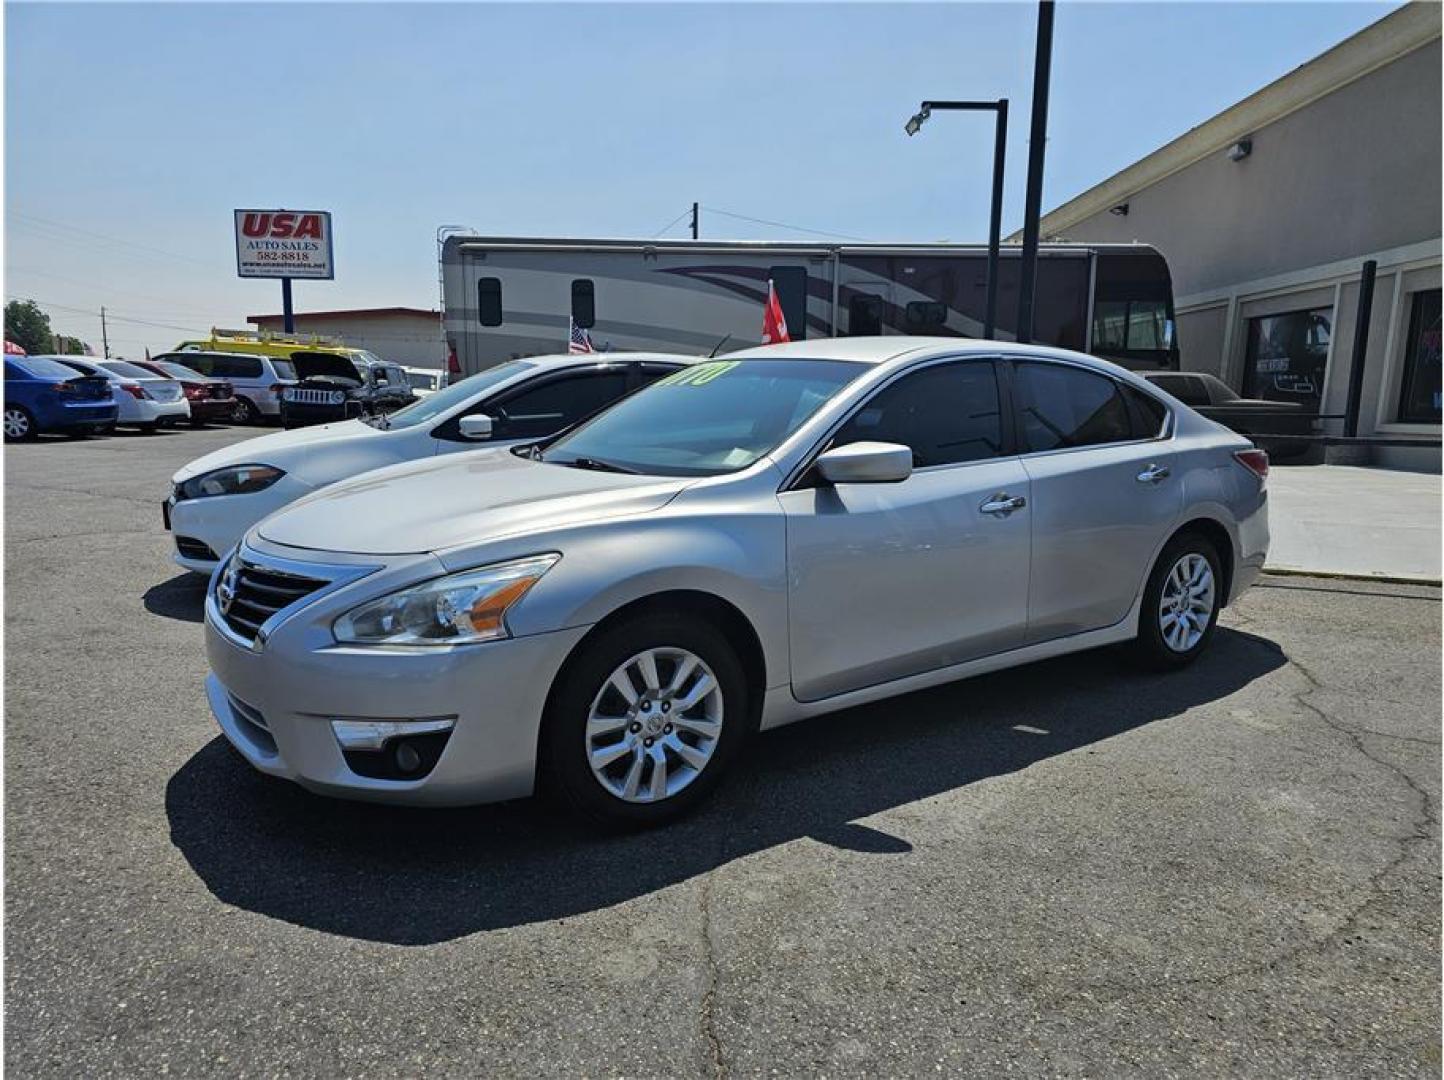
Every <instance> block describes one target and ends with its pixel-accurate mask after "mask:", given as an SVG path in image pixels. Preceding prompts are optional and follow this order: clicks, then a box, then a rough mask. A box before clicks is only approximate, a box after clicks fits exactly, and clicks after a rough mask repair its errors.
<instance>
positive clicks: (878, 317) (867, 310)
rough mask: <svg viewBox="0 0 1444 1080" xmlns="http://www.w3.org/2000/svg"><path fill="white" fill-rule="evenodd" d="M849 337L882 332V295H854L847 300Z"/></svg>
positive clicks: (867, 335) (869, 335)
mask: <svg viewBox="0 0 1444 1080" xmlns="http://www.w3.org/2000/svg"><path fill="white" fill-rule="evenodd" d="M847 333H848V336H849V337H872V336H874V335H876V334H881V333H882V297H881V296H867V295H858V296H854V297H853V298H852V299H851V300H849V301H848V302H847Z"/></svg>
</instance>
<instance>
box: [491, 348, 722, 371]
mask: <svg viewBox="0 0 1444 1080" xmlns="http://www.w3.org/2000/svg"><path fill="white" fill-rule="evenodd" d="M517 359H518V360H519V361H521V362H522V363H524V364H531V365H533V366H534V367H539V368H565V367H577V366H578V365H584V364H596V363H608V364H620V363H631V362H634V361H637V360H657V361H661V362H664V363H669V364H695V363H697V362H698V361H701V360H705V359H706V357H705V356H683V355H682V354H680V353H657V352H604V353H553V354H550V355H547V356H519V357H517Z"/></svg>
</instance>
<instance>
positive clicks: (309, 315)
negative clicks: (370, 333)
mask: <svg viewBox="0 0 1444 1080" xmlns="http://www.w3.org/2000/svg"><path fill="white" fill-rule="evenodd" d="M357 315H423V316H425V317H426V318H428V319H439V318H440V317H441V313H440V312H439V311H435V310H431V311H428V310H427V309H426V308H413V307H377V308H343V309H338V310H335V311H298V312H296V313H295V318H297V319H345V318H351V317H354V316H357ZM284 317H285V316H283V315H247V316H246V322H248V323H256V324H260V323H263V322H277V321H279V320H281V319H283V318H284Z"/></svg>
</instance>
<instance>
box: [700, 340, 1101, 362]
mask: <svg viewBox="0 0 1444 1080" xmlns="http://www.w3.org/2000/svg"><path fill="white" fill-rule="evenodd" d="M999 352H1004V353H1006V354H1007V355H1009V356H1038V357H1052V358H1056V357H1058V356H1068V357H1074V358H1078V359H1082V360H1088V361H1091V362H1093V363H1095V364H1098V363H1107V361H1101V360H1099V359H1098V358H1097V357H1096V356H1088V355H1087V354H1085V353H1077V352H1072V351H1071V350H1068V349H1063V348H1057V347H1054V346H1049V345H1019V344H1017V343H1016V342H1012V341H986V340H981V339H978V338H958V337H907V336H904V335H901V334H898V335H891V336H886V337H855V338H815V339H813V340H810V341H808V340H804V341H787V342H783V343H782V344H780V345H759V346H757V347H756V348H752V349H741V350H739V351H737V352H733V353H727V354H726V358H727V359H728V360H743V359H759V360H762V359H775V360H851V361H853V362H856V363H864V364H885V363H887V362H889V361H891V360H897V359H899V358H901V357H904V356H907V357H911V358H913V359H917V360H923V359H927V358H929V357H930V356H934V355H937V356H996V355H998V353H999Z"/></svg>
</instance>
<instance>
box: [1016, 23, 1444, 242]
mask: <svg viewBox="0 0 1444 1080" xmlns="http://www.w3.org/2000/svg"><path fill="white" fill-rule="evenodd" d="M1440 26H1441V15H1440V5H1439V4H1437V3H1434V2H1433V0H1410V2H1409V3H1406V4H1404V5H1403V6H1402V7H1400V8H1399V9H1397V10H1396V11H1392V12H1390V13H1389V14H1388V15H1386V16H1384V17H1383V18H1382V19H1380V20H1379V21H1378V22H1376V23H1372V24H1370V25H1369V26H1366V27H1364V29H1362V30H1360V31H1359V32H1358V33H1357V34H1354V35H1352V36H1351V37H1348V38H1345V39H1344V40H1343V41H1341V42H1339V44H1337V45H1335V46H1334V47H1333V48H1332V49H1329V50H1328V51H1327V52H1324V53H1320V54H1319V55H1318V56H1316V57H1314V58H1313V59H1312V60H1309V61H1308V62H1306V63H1304V64H1300V65H1299V66H1298V67H1296V68H1294V70H1293V71H1290V72H1289V73H1288V74H1287V75H1284V76H1282V77H1280V78H1278V79H1275V80H1274V81H1273V82H1271V83H1269V84H1268V85H1267V86H1265V87H1264V88H1263V89H1262V90H1258V91H1256V92H1255V93H1253V94H1250V95H1249V96H1248V97H1246V98H1244V99H1243V100H1242V101H1240V102H1238V103H1237V104H1235V105H1232V106H1230V107H1229V108H1227V109H1225V110H1224V111H1223V112H1221V113H1219V114H1218V115H1217V116H1214V117H1213V118H1211V119H1209V120H1205V121H1204V122H1203V123H1202V124H1199V125H1198V126H1197V127H1194V128H1190V129H1189V130H1188V131H1186V132H1184V134H1182V135H1180V136H1179V137H1178V138H1176V139H1174V140H1173V141H1172V142H1170V143H1166V144H1165V145H1164V146H1162V147H1160V148H1159V149H1157V150H1155V151H1154V152H1153V153H1151V154H1149V155H1148V156H1147V157H1144V158H1140V159H1139V160H1138V161H1135V162H1134V163H1133V164H1132V165H1130V166H1128V167H1127V168H1126V169H1124V170H1123V171H1121V172H1118V173H1115V174H1114V175H1113V176H1111V177H1109V178H1108V179H1107V180H1104V181H1103V182H1102V183H1100V184H1096V185H1094V186H1093V187H1091V188H1089V189H1088V190H1087V191H1084V192H1083V193H1082V194H1080V195H1076V196H1074V197H1073V198H1072V199H1069V200H1068V201H1067V202H1065V203H1063V204H1062V205H1061V206H1059V207H1057V208H1056V209H1054V210H1052V211H1050V212H1049V213H1047V214H1045V215H1043V219H1042V222H1041V223H1040V226H1039V233H1040V235H1041V236H1043V237H1050V236H1057V235H1059V234H1060V233H1062V232H1064V231H1065V230H1067V229H1069V228H1071V227H1072V226H1073V225H1075V224H1077V223H1078V222H1080V221H1083V220H1085V219H1087V218H1090V217H1092V216H1093V215H1094V214H1098V213H1101V212H1102V211H1104V210H1109V209H1111V208H1113V207H1115V206H1118V205H1120V204H1122V203H1125V202H1127V201H1128V199H1129V197H1130V196H1132V195H1134V194H1135V193H1137V192H1139V191H1141V190H1143V189H1144V188H1147V187H1151V186H1152V185H1154V184H1156V183H1158V182H1159V181H1160V180H1163V179H1164V178H1165V177H1168V176H1171V175H1172V174H1173V173H1176V172H1178V171H1179V170H1181V169H1186V168H1187V167H1188V166H1190V165H1192V164H1193V163H1194V162H1196V161H1198V160H1200V159H1201V158H1204V157H1207V156H1208V155H1209V154H1212V153H1216V152H1218V151H1221V150H1223V149H1224V148H1225V147H1227V146H1229V145H1231V144H1233V143H1235V142H1237V141H1238V140H1239V139H1242V138H1245V137H1247V136H1249V135H1252V134H1253V133H1255V132H1256V131H1258V130H1260V129H1261V128H1264V127H1266V126H1268V125H1269V124H1272V123H1274V122H1275V121H1277V120H1280V119H1282V118H1283V117H1285V116H1288V115H1289V114H1290V113H1293V112H1297V111H1298V110H1299V109H1302V108H1304V107H1305V106H1306V105H1310V104H1312V103H1313V102H1315V101H1318V100H1319V99H1320V98H1322V97H1326V96H1328V95H1329V94H1331V93H1333V92H1334V91H1335V90H1338V89H1339V88H1340V87H1342V86H1345V85H1346V84H1348V83H1351V82H1353V81H1354V80H1356V79H1360V78H1363V77H1364V76H1365V75H1368V74H1369V73H1370V72H1372V71H1376V70H1378V69H1379V68H1381V67H1383V66H1384V65H1385V64H1388V63H1390V62H1391V61H1393V60H1396V59H1398V58H1399V57H1401V56H1403V55H1405V54H1406V53H1410V52H1413V51H1414V50H1415V49H1418V48H1421V47H1423V46H1425V45H1427V44H1429V43H1430V42H1431V41H1437V40H1438V39H1439V37H1440ZM1021 236H1022V232H1021V230H1020V231H1019V232H1016V233H1014V234H1012V235H1011V236H1009V237H1008V239H1009V240H1010V241H1013V240H1016V239H1018V238H1019V237H1021Z"/></svg>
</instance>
